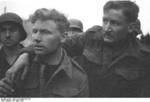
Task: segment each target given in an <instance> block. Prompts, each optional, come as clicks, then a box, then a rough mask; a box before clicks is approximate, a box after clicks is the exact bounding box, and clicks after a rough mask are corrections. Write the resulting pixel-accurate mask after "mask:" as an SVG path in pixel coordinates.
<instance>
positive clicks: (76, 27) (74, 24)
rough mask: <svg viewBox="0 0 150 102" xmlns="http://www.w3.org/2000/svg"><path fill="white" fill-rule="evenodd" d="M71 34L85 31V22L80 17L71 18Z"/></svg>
mask: <svg viewBox="0 0 150 102" xmlns="http://www.w3.org/2000/svg"><path fill="white" fill-rule="evenodd" d="M68 32H69V34H76V33H81V32H83V24H82V22H81V21H80V20H78V19H70V20H69V31H68Z"/></svg>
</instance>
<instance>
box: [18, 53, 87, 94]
mask: <svg viewBox="0 0 150 102" xmlns="http://www.w3.org/2000/svg"><path fill="white" fill-rule="evenodd" d="M44 70H45V65H44V64H40V63H39V62H33V63H32V66H31V68H30V69H29V72H28V74H27V76H26V78H25V80H24V81H22V82H21V81H18V82H16V96H17V97H18V96H23V97H87V96H88V94H89V93H88V79H87V75H86V73H85V72H84V70H83V69H82V68H81V67H80V66H79V65H78V64H77V63H76V62H75V61H74V60H72V59H71V58H69V57H68V56H67V55H66V53H65V52H64V57H63V58H62V61H61V63H60V65H59V66H58V68H57V70H56V71H55V72H54V73H53V74H52V76H51V77H49V79H48V81H45V78H44Z"/></svg>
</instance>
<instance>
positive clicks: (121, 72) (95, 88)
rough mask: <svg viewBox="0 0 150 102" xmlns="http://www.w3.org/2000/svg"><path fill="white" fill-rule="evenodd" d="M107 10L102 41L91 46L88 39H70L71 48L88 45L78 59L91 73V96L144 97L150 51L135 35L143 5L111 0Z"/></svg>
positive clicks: (106, 6)
mask: <svg viewBox="0 0 150 102" xmlns="http://www.w3.org/2000/svg"><path fill="white" fill-rule="evenodd" d="M103 11H104V15H103V33H100V32H99V31H98V29H96V31H95V33H98V32H99V41H97V43H95V44H93V45H92V46H91V47H90V48H88V49H87V48H85V45H84V44H85V43H83V41H85V40H83V39H82V40H81V38H80V37H72V39H68V40H67V39H66V42H65V45H66V48H67V49H68V50H67V51H68V52H69V48H72V47H73V46H74V49H75V47H76V46H78V47H77V48H78V50H79V48H82V46H84V48H82V49H81V50H83V55H82V56H79V57H77V58H76V60H77V62H78V63H79V64H80V65H81V66H82V67H83V68H85V70H86V72H87V74H88V77H89V89H90V96H92V97H138V96H144V93H145V90H146V89H145V86H146V85H147V84H148V83H145V82H148V81H146V80H147V78H148V74H149V72H150V71H149V67H150V63H149V59H150V53H149V50H148V49H147V48H146V47H144V46H143V45H141V43H139V41H137V39H136V36H135V35H134V34H133V32H134V30H135V29H134V28H135V27H134V26H135V23H136V21H137V18H138V12H139V8H138V6H137V5H136V4H135V3H134V2H132V1H108V2H107V3H106V4H105V5H104V10H103ZM86 33H90V32H89V31H87V32H86ZM91 34H92V32H91ZM100 35H101V36H100ZM84 38H85V37H84ZM81 42H82V43H81ZM82 44H83V45H82Z"/></svg>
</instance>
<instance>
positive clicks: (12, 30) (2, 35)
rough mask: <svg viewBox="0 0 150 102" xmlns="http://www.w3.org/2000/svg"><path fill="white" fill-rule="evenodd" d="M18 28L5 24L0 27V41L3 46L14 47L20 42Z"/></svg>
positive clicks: (17, 26)
mask: <svg viewBox="0 0 150 102" xmlns="http://www.w3.org/2000/svg"><path fill="white" fill-rule="evenodd" d="M20 30H21V29H20V27H19V25H17V24H15V23H12V22H7V23H4V24H2V25H1V26H0V39H1V42H2V43H3V45H4V46H6V47H14V46H15V45H17V44H18V43H19V42H20V38H21V36H20Z"/></svg>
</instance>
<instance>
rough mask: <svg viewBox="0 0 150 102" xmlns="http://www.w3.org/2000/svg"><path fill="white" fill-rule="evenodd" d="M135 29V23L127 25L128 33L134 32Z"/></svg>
mask: <svg viewBox="0 0 150 102" xmlns="http://www.w3.org/2000/svg"><path fill="white" fill-rule="evenodd" d="M135 29H136V23H130V24H129V25H128V32H129V33H132V32H134V31H135Z"/></svg>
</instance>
